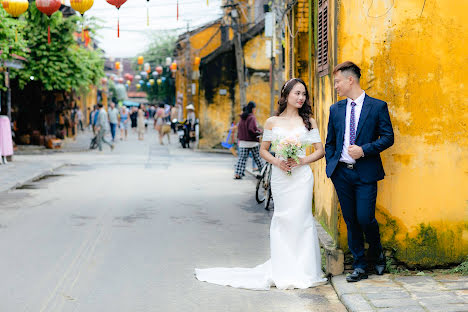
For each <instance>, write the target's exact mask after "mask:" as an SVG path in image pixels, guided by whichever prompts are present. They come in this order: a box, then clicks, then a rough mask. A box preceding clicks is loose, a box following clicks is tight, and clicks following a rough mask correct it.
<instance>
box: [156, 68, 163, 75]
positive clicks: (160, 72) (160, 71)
mask: <svg viewBox="0 0 468 312" xmlns="http://www.w3.org/2000/svg"><path fill="white" fill-rule="evenodd" d="M156 71H157V72H158V74H160V75H161V74H162V72H163V68H162V67H161V66H158V67H156Z"/></svg>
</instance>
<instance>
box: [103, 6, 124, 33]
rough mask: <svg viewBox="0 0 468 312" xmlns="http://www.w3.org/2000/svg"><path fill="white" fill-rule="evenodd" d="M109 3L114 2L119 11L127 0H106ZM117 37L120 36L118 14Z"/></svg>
mask: <svg viewBox="0 0 468 312" xmlns="http://www.w3.org/2000/svg"><path fill="white" fill-rule="evenodd" d="M106 1H107V3H109V4H112V5H113V6H115V7H116V8H117V12H119V10H120V7H121V6H122V5H123V4H124V3H125V2H127V0H106ZM117 38H120V18H119V16H117Z"/></svg>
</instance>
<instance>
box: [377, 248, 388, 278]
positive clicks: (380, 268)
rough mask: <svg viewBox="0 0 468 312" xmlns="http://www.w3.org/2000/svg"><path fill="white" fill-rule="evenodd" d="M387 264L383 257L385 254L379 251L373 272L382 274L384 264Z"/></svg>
mask: <svg viewBox="0 0 468 312" xmlns="http://www.w3.org/2000/svg"><path fill="white" fill-rule="evenodd" d="M386 264H387V260H386V258H385V255H384V254H383V252H382V253H380V255H379V257H378V258H377V261H376V262H375V273H376V274H377V275H383V274H384V272H385V266H386Z"/></svg>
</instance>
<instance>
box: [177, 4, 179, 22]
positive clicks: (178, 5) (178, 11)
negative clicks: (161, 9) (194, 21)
mask: <svg viewBox="0 0 468 312" xmlns="http://www.w3.org/2000/svg"><path fill="white" fill-rule="evenodd" d="M177 20H179V0H177Z"/></svg>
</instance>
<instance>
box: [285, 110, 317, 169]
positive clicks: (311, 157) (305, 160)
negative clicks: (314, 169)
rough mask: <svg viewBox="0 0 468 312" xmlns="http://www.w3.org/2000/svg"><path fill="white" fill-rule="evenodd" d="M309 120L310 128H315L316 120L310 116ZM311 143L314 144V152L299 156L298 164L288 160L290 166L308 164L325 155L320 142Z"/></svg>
mask: <svg viewBox="0 0 468 312" xmlns="http://www.w3.org/2000/svg"><path fill="white" fill-rule="evenodd" d="M310 122H311V123H312V128H313V129H317V122H316V121H315V119H313V118H310ZM312 145H313V146H314V152H313V153H312V154H310V155H309V156H306V157H303V158H299V164H297V163H296V162H295V161H290V162H289V164H290V166H291V167H296V166H300V165H308V164H311V163H313V162H315V161H317V160H319V159H321V158H323V156H325V150H324V148H323V144H322V142H318V143H313V144H312Z"/></svg>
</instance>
